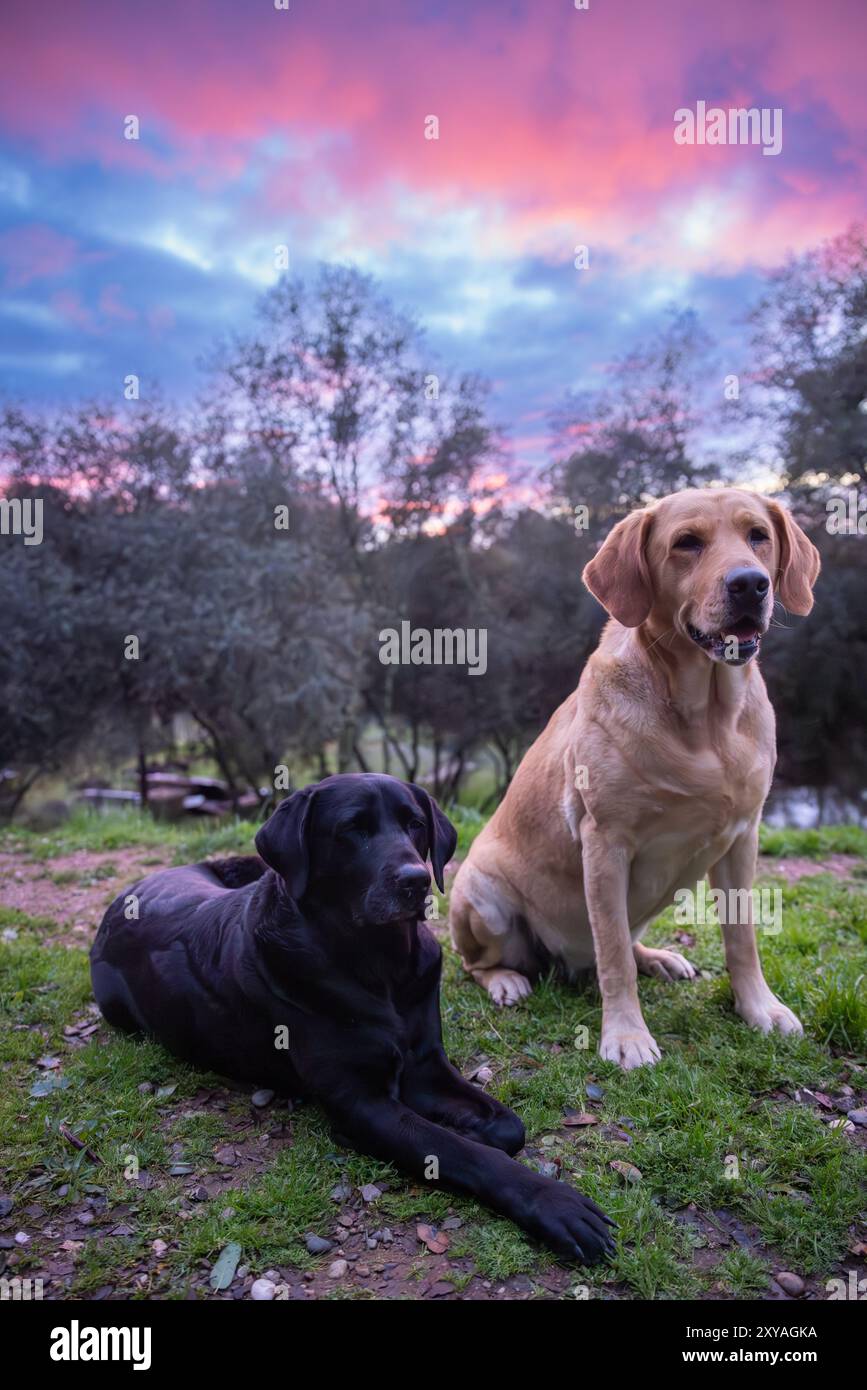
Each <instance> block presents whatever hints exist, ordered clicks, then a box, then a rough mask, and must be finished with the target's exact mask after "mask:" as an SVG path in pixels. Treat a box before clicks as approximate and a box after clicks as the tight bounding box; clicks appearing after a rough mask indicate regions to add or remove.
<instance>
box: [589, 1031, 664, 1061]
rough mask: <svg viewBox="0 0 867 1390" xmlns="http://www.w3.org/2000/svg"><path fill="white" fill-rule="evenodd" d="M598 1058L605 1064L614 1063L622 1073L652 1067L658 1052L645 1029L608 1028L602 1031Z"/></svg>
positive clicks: (658, 1054) (657, 1057)
mask: <svg viewBox="0 0 867 1390" xmlns="http://www.w3.org/2000/svg"><path fill="white" fill-rule="evenodd" d="M599 1056H600V1057H604V1058H605V1060H606V1062H616V1063H617V1065H618V1066H619V1067H622V1068H623V1070H624V1071H632V1070H633V1069H634V1068H635V1067H652V1066H653V1064H654V1062H656V1061H658V1060H659V1057H660V1051H659V1048H658V1047H657V1045H656V1043H655V1042H654V1040H653V1038H652V1037H651V1035H650V1033H649V1032H648V1031H647V1029H646V1028H634V1027H633V1028H617V1027H609V1028H603V1030H602V1041H601V1042H600V1044H599Z"/></svg>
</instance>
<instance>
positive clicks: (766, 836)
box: [759, 825, 867, 859]
mask: <svg viewBox="0 0 867 1390" xmlns="http://www.w3.org/2000/svg"><path fill="white" fill-rule="evenodd" d="M759 849H760V850H761V852H762V854H768V855H773V856H775V857H777V858H781V857H782V856H784V855H785V856H788V857H794V856H800V857H802V858H805V859H824V858H825V857H826V856H827V855H829V854H857V855H860V856H861V858H863V857H864V856H865V855H867V830H862V829H861V827H860V826H858V825H827V826H823V827H822V828H821V829H819V830H796V829H785V830H775V829H773V828H772V827H771V826H769V825H763V826H762V828H761V834H760V836H759Z"/></svg>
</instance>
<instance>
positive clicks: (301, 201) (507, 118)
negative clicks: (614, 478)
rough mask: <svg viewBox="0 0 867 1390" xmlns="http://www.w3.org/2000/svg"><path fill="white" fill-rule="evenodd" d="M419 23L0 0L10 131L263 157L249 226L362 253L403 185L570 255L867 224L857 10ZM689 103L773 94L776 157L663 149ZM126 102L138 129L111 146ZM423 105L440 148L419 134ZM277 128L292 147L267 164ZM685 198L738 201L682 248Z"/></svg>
mask: <svg viewBox="0 0 867 1390" xmlns="http://www.w3.org/2000/svg"><path fill="white" fill-rule="evenodd" d="M13 8H14V9H15V13H14V15H13V14H12V10H13ZM432 14H433V11H432V10H431V7H425V10H424V15H425V18H424V19H422V18H420V17H419V11H418V10H417V9H416V7H415V6H414V5H412V4H411V3H407V4H406V5H401V6H398V5H395V4H393V3H385V0H370V3H368V4H366V5H365V6H363V7H355V6H351V5H347V4H346V3H345V2H344V0H341V2H340V3H338V0H318V3H317V5H316V6H315V7H314V6H309V7H304V8H302V7H300V6H299V7H295V6H290V8H289V10H288V11H285V12H284V11H275V10H274V9H273V8H272V7H269V6H268V5H267V4H265V5H263V6H262V7H261V8H254V7H245V6H237V5H231V6H223V5H220V4H214V3H213V0H211V3H205V0H188V3H186V4H184V5H183V6H177V5H172V6H168V5H162V4H159V3H157V4H151V5H148V6H138V7H131V6H117V5H108V4H103V3H96V0H83V2H80V3H78V4H77V5H76V6H74V7H68V6H60V5H57V6H55V5H52V4H47V5H40V6H29V7H26V8H24V7H12V6H10V7H8V9H7V10H5V11H4V13H3V16H2V17H0V44H2V46H3V47H4V48H5V49H6V51H7V52H10V53H12V54H13V55H14V62H15V66H16V70H18V71H25V70H26V71H27V72H28V82H27V83H26V84H15V86H14V89H13V88H12V86H11V84H8V85H7V86H6V88H5V90H2V89H0V122H2V123H3V124H4V125H5V126H6V128H7V129H8V130H9V131H11V132H12V133H13V134H15V135H16V136H17V137H18V138H20V139H23V140H26V141H29V142H32V143H33V144H34V145H35V146H37V147H38V148H39V149H40V150H41V151H42V152H43V154H47V155H48V157H50V158H57V159H60V158H63V159H75V158H79V159H82V160H83V159H88V158H93V157H96V158H98V159H99V160H100V161H101V162H102V163H103V164H104V165H105V166H106V167H110V168H126V169H130V170H133V171H135V170H142V169H148V170H151V171H154V172H158V173H160V174H162V175H163V176H164V177H166V178H190V177H192V178H193V179H195V180H196V182H197V184H198V185H199V187H201V188H202V189H204V190H207V191H208V192H210V191H213V190H218V189H219V188H220V187H221V184H225V183H231V182H232V181H234V180H236V179H239V178H241V177H242V176H243V175H244V174H245V173H246V172H247V171H248V170H249V169H250V168H251V167H254V168H257V169H264V170H265V171H266V173H267V178H266V181H265V183H264V185H263V186H261V187H259V188H257V189H256V190H255V191H254V192H245V194H244V197H247V198H249V200H250V201H249V203H248V204H247V206H246V208H245V209H244V211H245V215H246V216H247V217H248V218H256V217H258V216H261V215H263V214H268V215H271V216H273V215H274V214H276V213H279V212H280V211H281V210H286V211H291V210H301V211H303V213H304V214H305V215H307V216H309V217H311V218H313V219H316V218H319V219H321V218H322V217H323V216H326V215H329V214H334V215H337V214H339V213H340V212H342V211H343V212H345V211H346V210H347V209H348V208H351V209H352V212H353V217H354V219H355V223H356V225H355V226H354V231H355V232H356V234H358V235H361V236H362V237H363V238H364V239H365V242H367V243H375V242H376V241H388V240H391V239H393V238H394V237H395V235H399V234H400V230H401V219H400V215H399V213H398V212H396V207H397V206H398V204H399V202H400V198H399V191H400V190H409V191H410V192H411V193H413V194H415V195H417V196H418V197H421V196H424V197H426V198H428V199H429V200H430V207H431V215H432V216H435V215H436V214H437V213H443V212H447V211H456V212H459V211H461V210H465V209H466V208H467V207H468V206H470V207H473V208H476V209H481V210H485V211H486V212H487V213H488V214H489V215H490V216H491V217H492V218H493V217H495V216H496V214H497V213H498V211H500V210H502V211H503V213H504V218H505V226H504V229H503V231H502V240H503V242H504V243H506V247H507V249H510V250H511V251H512V252H513V253H516V254H517V253H527V252H536V253H539V254H547V255H551V254H555V250H556V247H557V246H559V245H561V244H562V248H563V254H564V256H566V255H568V254H569V243H570V239H571V238H573V237H574V240H575V241H579V240H581V241H586V242H587V243H588V244H591V245H597V246H598V245H600V244H606V245H609V246H617V247H619V248H622V249H625V250H626V251H631V250H633V249H634V250H635V254H636V256H637V257H639V258H640V255H641V254H642V250H644V252H645V253H647V254H650V255H651V256H652V257H653V259H654V261H655V262H656V263H657V264H658V263H660V261H661V260H662V261H666V260H667V261H669V262H670V263H679V264H683V265H688V266H690V267H696V266H700V265H706V264H710V263H716V264H726V265H732V266H734V265H738V264H742V263H743V262H744V261H746V260H750V259H756V260H761V259H779V255H780V252H781V249H783V248H785V247H786V246H793V247H796V248H797V247H801V246H804V245H806V244H808V243H810V242H814V241H816V240H817V239H818V238H820V237H823V236H826V235H829V234H832V233H833V232H834V231H836V230H839V228H840V227H841V226H842V225H843V224H844V223H845V222H846V221H849V220H851V219H852V218H854V217H857V216H858V215H861V214H863V211H864V194H863V188H864V175H865V172H867V157H865V149H864V146H863V140H862V132H863V130H864V128H865V127H867V83H865V82H864V80H863V41H864V37H865V30H867V11H865V9H864V6H863V3H862V0H835V3H833V4H829V5H826V6H824V7H823V8H822V10H821V13H819V12H817V10H816V8H815V6H814V5H813V4H812V3H807V0H804V3H800V0H798V3H794V0H765V3H763V4H762V5H756V4H755V3H754V0H730V3H728V4H726V5H725V6H712V7H699V6H696V5H695V3H694V0H667V3H666V4H665V5H643V6H638V5H635V4H632V5H622V4H621V5H607V6H606V5H603V4H600V5H598V6H596V5H594V6H591V8H590V9H589V10H588V11H586V12H582V11H576V10H574V8H572V7H571V6H569V5H568V3H566V0H542V3H534V4H532V5H527V6H525V7H522V8H521V9H519V10H510V9H509V7H506V6H503V5H501V4H499V3H496V4H495V3H479V4H477V5H473V6H466V5H465V4H461V5H460V6H458V5H457V4H454V5H449V4H448V3H447V2H444V3H443V4H442V5H441V6H439V7H437V9H436V12H435V17H431V16H432ZM696 74H703V75H702V76H697V75H696ZM46 92H50V93H51V99H50V101H47V100H46V99H45V93H46ZM699 98H702V99H706V100H708V101H709V102H712V103H717V104H721V105H736V104H744V103H746V104H753V103H758V104H767V103H769V102H772V103H773V104H774V105H779V106H781V107H782V108H783V111H784V120H785V122H787V129H788V132H789V134H788V137H787V140H786V142H785V143H784V150H783V153H782V154H781V155H780V156H778V157H777V158H773V159H772V158H764V157H763V156H762V155H761V152H760V151H759V150H757V149H755V148H746V147H737V148H717V149H709V148H707V147H684V146H676V145H675V144H674V140H673V114H674V110H675V109H676V108H678V107H680V106H683V105H692V104H694V102H695V101H696V100H697V99H699ZM816 111H820V112H821V113H822V115H823V119H824V120H825V121H826V124H827V130H828V132H829V134H828V135H827V137H826V144H827V153H828V155H829V156H832V157H830V158H828V159H823V160H821V161H819V160H817V159H816V157H815V153H813V154H812V155H811V154H810V153H808V152H807V151H805V150H803V149H802V150H801V152H800V154H799V153H798V152H797V146H796V145H795V144H793V140H794V136H793V134H792V132H793V131H794V130H795V129H796V122H797V121H798V119H802V120H804V121H806V122H808V123H809V121H810V120H812V118H813V115H814V113H815V112H816ZM128 114H136V115H138V116H139V119H140V121H141V125H142V139H141V141H139V142H132V141H125V140H124V139H123V138H122V121H123V118H124V116H126V115H128ZM429 115H436V116H437V117H438V118H439V121H440V138H439V140H437V141H426V140H425V139H424V121H425V118H426V117H427V116H429ZM830 132H833V133H830ZM275 137H279V138H282V139H283V140H285V141H286V142H287V144H288V147H289V153H288V155H287V156H286V157H280V156H277V155H272V154H268V155H266V154H264V153H263V151H262V148H261V145H262V142H263V141H266V140H273V139H274V138H275ZM257 161H258V162H257ZM846 170H848V174H847V173H846V172H845V171H846ZM697 187H702V188H706V189H708V190H711V191H714V192H716V193H718V194H719V195H720V196H721V197H726V198H730V200H731V203H732V208H733V211H732V215H731V218H730V220H729V222H728V224H727V225H725V226H722V225H721V226H720V228H719V229H718V230H717V231H716V232H713V230H712V231H711V233H710V234H709V236H708V238H707V240H706V242H704V243H703V244H701V245H695V246H687V247H684V246H682V245H681V244H680V243H679V241H678V239H677V236H676V235H674V236H672V234H671V229H670V227H669V226H668V225H667V223H666V218H668V219H674V220H675V221H676V219H677V217H678V216H679V215H680V211H681V208H682V207H684V206H685V204H686V202H687V200H688V198H689V197H690V195H691V194H692V193H693V192H694V191H695V189H696V188H697ZM239 196H240V195H239ZM684 215H685V214H684Z"/></svg>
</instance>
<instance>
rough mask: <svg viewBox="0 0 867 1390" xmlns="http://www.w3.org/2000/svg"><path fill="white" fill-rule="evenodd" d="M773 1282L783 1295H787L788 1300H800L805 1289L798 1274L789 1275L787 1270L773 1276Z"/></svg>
mask: <svg viewBox="0 0 867 1390" xmlns="http://www.w3.org/2000/svg"><path fill="white" fill-rule="evenodd" d="M774 1282H775V1283H777V1284H779V1286H780V1288H781V1289H782V1290H783V1293H787V1294H788V1295H789V1297H790V1298H800V1297H801V1294H802V1293H803V1292H804V1289H805V1287H806V1285H805V1284H804V1281H803V1279H802V1278H801V1276H800V1274H791V1273H790V1272H789V1270H787V1269H784V1270H782V1271H781V1272H780V1273H779V1274H775V1275H774Z"/></svg>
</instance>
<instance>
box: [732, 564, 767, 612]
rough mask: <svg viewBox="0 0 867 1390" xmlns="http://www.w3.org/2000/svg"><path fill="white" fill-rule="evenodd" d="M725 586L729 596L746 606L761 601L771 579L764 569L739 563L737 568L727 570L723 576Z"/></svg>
mask: <svg viewBox="0 0 867 1390" xmlns="http://www.w3.org/2000/svg"><path fill="white" fill-rule="evenodd" d="M725 586H726V589H727V590H728V592H729V594H730V595H731V597H732V598H733V599H737V601H738V603H739V604H741V605H743V606H744V607H746V606H747V605H748V604H751V603H760V602H761V600H762V599H763V598H764V597H765V594H766V593H767V592H768V589H769V588H770V586H771V581H770V579H769V578H768V576H767V575H766V574H765V572H764V570H757V569H752V568H751V567H750V566H749V565H741V566H739V567H738V569H734V570H729V572H728V574H727V575H726V577H725Z"/></svg>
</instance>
